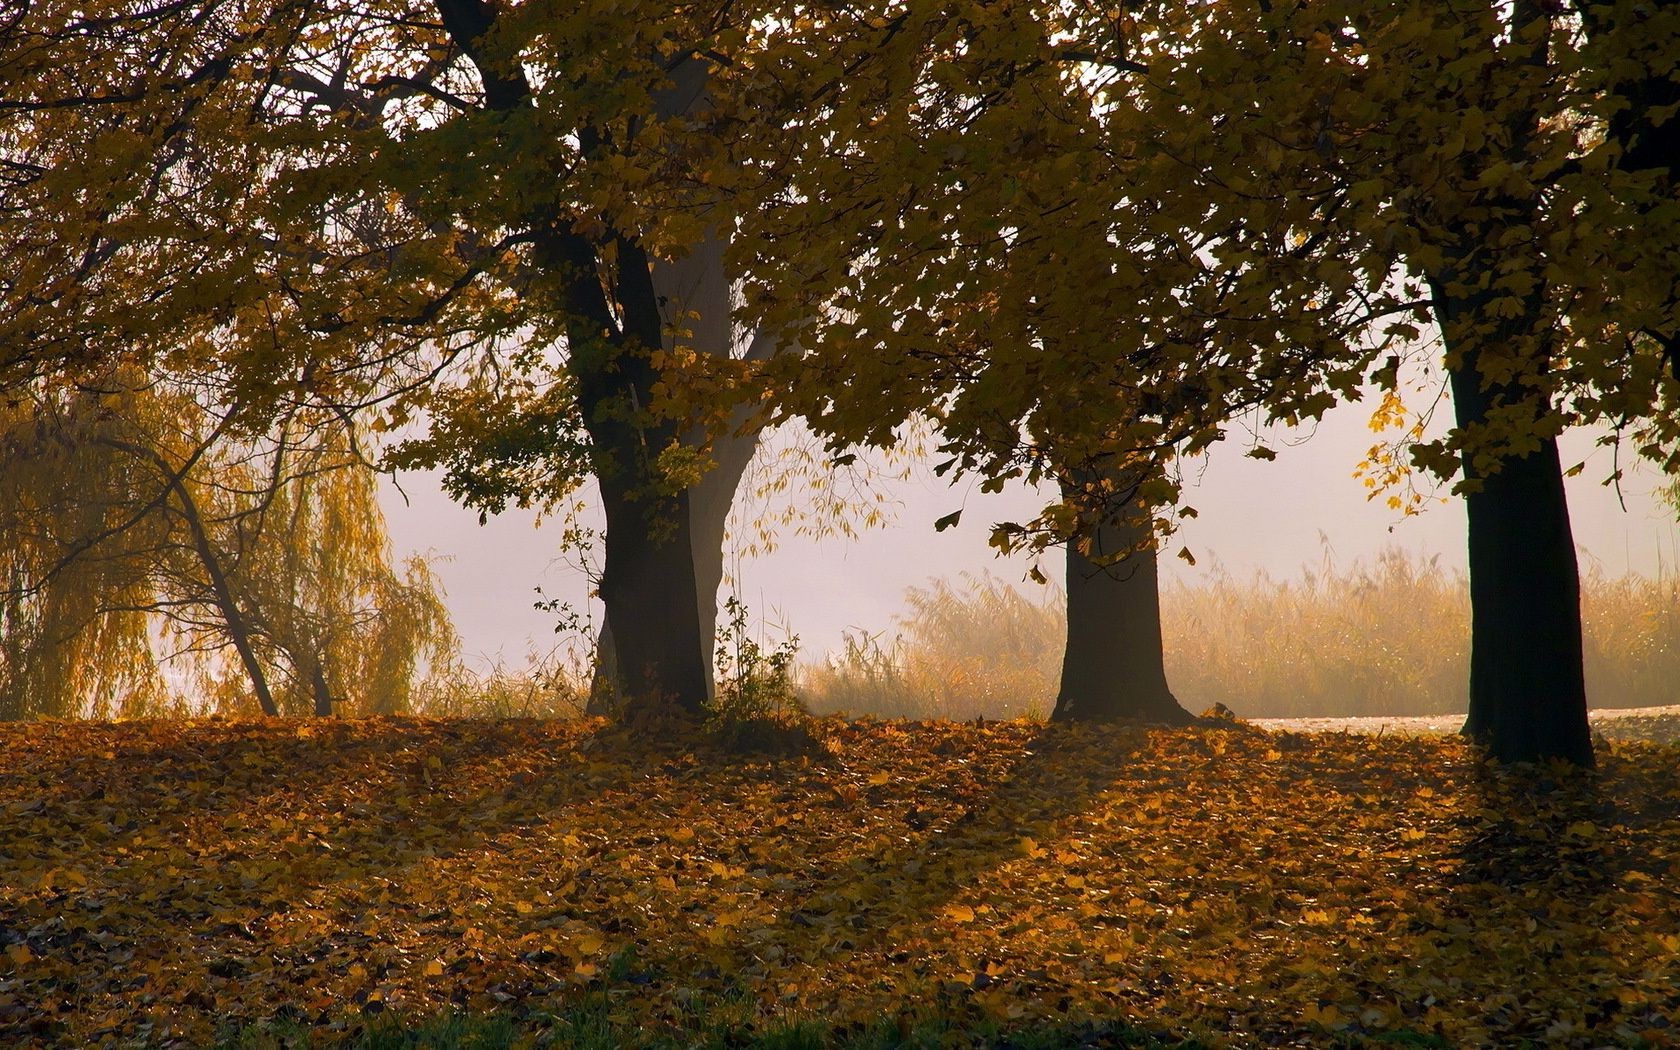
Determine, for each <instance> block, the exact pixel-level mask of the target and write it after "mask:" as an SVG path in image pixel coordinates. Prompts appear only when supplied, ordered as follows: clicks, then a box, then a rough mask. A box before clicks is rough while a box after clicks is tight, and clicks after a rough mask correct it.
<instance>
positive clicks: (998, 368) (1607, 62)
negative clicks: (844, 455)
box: [740, 0, 1680, 542]
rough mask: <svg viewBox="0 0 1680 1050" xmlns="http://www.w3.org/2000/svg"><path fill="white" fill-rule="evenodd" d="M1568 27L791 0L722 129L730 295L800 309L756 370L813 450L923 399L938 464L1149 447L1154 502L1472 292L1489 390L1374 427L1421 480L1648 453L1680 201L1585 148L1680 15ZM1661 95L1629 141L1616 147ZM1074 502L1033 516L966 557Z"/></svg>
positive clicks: (1602, 148) (870, 429) (1646, 165)
mask: <svg viewBox="0 0 1680 1050" xmlns="http://www.w3.org/2000/svg"><path fill="white" fill-rule="evenodd" d="M1579 10H1581V11H1586V12H1588V13H1589V14H1590V18H1588V17H1586V16H1581V17H1572V16H1570V15H1568V14H1564V13H1562V12H1559V11H1556V10H1554V9H1553V8H1551V7H1544V8H1543V7H1542V6H1541V5H1533V4H1525V3H1518V4H1496V3H1474V4H1452V3H1424V4H1421V5H1420V4H1416V3H1379V4H1372V3H1369V2H1366V0H1348V2H1345V3H1344V2H1325V3H1312V4H1291V5H1273V4H1258V5H1251V4H1239V3H1207V4H1191V5H1184V4H1176V3H1146V4H1132V5H1127V6H1126V7H1125V8H1124V10H1123V11H1110V10H1108V9H1102V8H1090V7H1086V6H1081V5H1073V6H1068V5H1062V4H1051V3H1046V4H1017V5H1003V6H999V5H967V6H962V5H959V6H957V7H954V8H953V7H951V6H945V7H937V6H926V5H900V4H891V3H882V4H876V5H865V6H863V7H858V6H850V7H847V8H845V9H843V10H841V11H838V12H834V13H831V14H825V15H817V14H809V15H806V16H804V17H796V16H791V15H790V17H789V18H788V20H787V24H786V37H787V40H786V41H784V43H786V44H787V47H786V49H785V50H783V51H773V52H772V53H771V54H770V55H769V56H767V58H766V59H765V60H764V62H763V63H762V66H761V67H760V68H758V69H757V70H756V71H755V72H756V74H757V75H758V76H760V77H761V78H762V79H763V81H764V82H765V87H764V90H765V92H766V93H768V94H771V95H772V96H773V97H777V98H781V99H784V100H786V103H787V105H788V106H789V107H790V112H791V113H793V114H796V115H797V119H796V120H795V122H794V126H793V128H792V129H791V130H789V129H778V130H777V131H776V133H774V134H772V135H770V136H768V137H767V138H766V139H765V140H763V141H759V140H756V139H754V138H752V137H751V136H747V137H746V139H745V141H746V142H747V143H748V145H749V146H751V147H756V149H757V151H758V152H756V153H753V154H752V159H753V161H754V162H755V163H757V164H758V165H759V167H758V169H757V170H760V171H762V172H764V173H765V176H764V177H765V183H766V185H767V189H766V191H765V195H766V198H767V199H768V200H770V201H771V203H772V206H771V207H769V208H766V209H764V210H763V211H762V212H760V213H757V214H755V215H753V216H751V217H749V219H748V224H749V226H750V228H751V229H752V230H753V231H754V233H755V234H757V235H758V236H755V237H753V238H748V239H744V240H743V242H742V243H741V245H740V250H741V252H742V254H743V255H745V254H747V253H749V252H750V253H755V263H756V267H757V268H756V269H755V270H754V279H755V281H756V284H755V291H756V292H757V293H758V294H757V296H756V297H755V298H754V299H753V301H754V302H755V303H759V304H761V309H763V310H765V311H766V312H767V313H769V314H770V315H771V316H781V317H784V318H806V319H810V321H811V329H812V330H811V332H810V335H809V338H808V340H807V342H808V345H809V346H810V348H811V351H812V352H811V353H809V354H807V355H806V356H805V357H803V358H801V359H798V360H795V359H791V358H789V359H782V360H779V361H776V362H772V363H771V365H770V366H769V369H768V373H767V374H768V377H769V379H770V380H772V382H771V384H770V385H771V388H772V389H773V390H774V391H775V392H776V396H777V397H778V398H779V399H780V402H781V404H783V405H784V406H785V407H786V408H787V409H788V410H789V411H794V412H799V413H802V414H804V415H805V417H806V418H807V419H808V420H809V421H810V422H811V425H812V426H813V427H814V428H815V429H816V430H817V431H818V432H819V433H821V434H822V435H823V436H824V437H826V438H828V439H831V440H832V441H833V443H834V444H835V445H836V446H837V447H843V446H846V445H848V444H851V443H855V442H862V443H871V444H888V443H890V442H891V441H892V440H893V435H892V427H893V425H894V423H895V422H896V420H898V419H900V418H902V416H903V414H904V413H908V412H913V411H921V412H927V413H928V414H930V415H932V416H934V417H935V418H937V419H938V420H939V421H940V423H941V426H942V428H943V437H944V440H945V442H946V451H947V453H948V454H949V455H950V457H951V466H952V467H954V468H957V469H962V470H969V471H973V472H975V473H977V474H979V475H981V476H982V477H983V478H985V479H986V480H987V482H988V483H991V484H997V483H999V482H1000V480H1001V479H1007V478H1011V477H1017V476H1023V475H1025V476H1027V477H1029V478H1031V477H1037V476H1043V475H1045V474H1048V473H1053V472H1055V471H1056V470H1058V469H1060V468H1063V467H1067V466H1070V465H1071V466H1079V465H1082V464H1087V463H1092V462H1096V463H1097V464H1099V465H1100V464H1101V463H1102V462H1105V461H1108V460H1118V461H1120V462H1124V463H1130V464H1131V467H1130V469H1141V467H1140V463H1141V462H1142V460H1143V459H1144V458H1145V457H1147V459H1148V463H1149V471H1148V473H1149V476H1148V477H1146V478H1145V479H1144V480H1143V481H1142V482H1141V483H1140V484H1139V486H1138V492H1137V495H1138V496H1139V497H1140V498H1141V499H1142V500H1143V502H1145V503H1147V504H1149V505H1155V506H1163V507H1170V506H1172V505H1173V504H1175V503H1177V502H1178V498H1179V495H1180V493H1179V488H1178V485H1177V480H1176V477H1175V475H1174V473H1173V462H1174V460H1175V458H1176V457H1180V456H1183V455H1184V454H1186V453H1193V452H1197V451H1199V450H1201V449H1203V448H1206V447H1207V446H1209V445H1211V444H1213V443H1214V442H1217V441H1219V440H1222V438H1223V436H1224V434H1225V431H1226V428H1227V427H1228V426H1229V424H1230V422H1231V420H1232V418H1233V417H1234V416H1241V415H1244V414H1246V413H1248V412H1250V411H1252V412H1254V413H1255V414H1257V415H1259V416H1261V417H1264V418H1269V419H1272V420H1279V421H1284V422H1291V423H1292V422H1297V421H1304V420H1311V419H1316V418H1318V417H1320V416H1322V414H1323V413H1324V412H1325V411H1326V410H1327V409H1328V408H1329V407H1331V406H1332V405H1334V404H1336V403H1338V402H1339V401H1344V400H1349V399H1356V398H1358V397H1359V396H1360V394H1361V391H1362V389H1363V388H1364V386H1365V385H1366V384H1368V383H1372V382H1374V383H1376V384H1378V385H1379V386H1382V387H1385V388H1387V389H1394V388H1395V386H1396V384H1397V383H1398V382H1399V381H1400V380H1399V378H1398V375H1399V373H1398V369H1397V365H1396V361H1397V358H1401V357H1405V356H1406V355H1408V354H1409V353H1410V346H1411V344H1412V342H1413V341H1414V340H1415V339H1416V337H1417V336H1418V335H1419V334H1420V333H1421V332H1422V331H1423V330H1424V328H1425V327H1426V326H1428V325H1431V324H1433V323H1434V322H1435V321H1436V320H1438V318H1435V317H1433V316H1432V315H1431V313H1430V311H1429V306H1430V303H1431V300H1432V299H1433V298H1434V297H1435V296H1436V295H1437V294H1439V295H1441V296H1445V297H1447V298H1451V299H1453V300H1454V301H1458V302H1465V301H1469V302H1471V303H1472V306H1471V307H1468V308H1467V309H1466V311H1465V312H1464V314H1463V316H1460V317H1458V318H1457V319H1455V320H1454V321H1453V323H1452V324H1451V325H1450V326H1449V327H1451V328H1452V329H1453V330H1452V332H1451V333H1450V335H1451V338H1452V341H1453V344H1454V346H1455V347H1456V348H1457V349H1456V350H1455V354H1456V355H1457V356H1455V357H1454V359H1452V360H1449V361H1448V362H1446V363H1447V364H1448V366H1449V367H1457V366H1458V365H1459V364H1461V363H1462V358H1463V356H1464V355H1465V354H1467V353H1469V352H1470V351H1471V350H1474V351H1475V352H1476V353H1477V354H1479V355H1480V356H1479V357H1478V361H1479V362H1480V363H1479V368H1480V369H1481V371H1482V373H1483V374H1484V375H1486V376H1487V377H1488V378H1489V379H1490V381H1492V382H1495V383H1499V384H1505V385H1504V386H1502V387H1501V388H1500V389H1501V390H1502V391H1503V393H1502V394H1501V400H1502V402H1503V403H1502V404H1501V405H1500V406H1499V408H1498V410H1497V411H1494V412H1493V413H1491V414H1490V415H1489V417H1488V418H1487V419H1486V420H1482V421H1480V422H1478V423H1477V424H1476V425H1474V426H1473V427H1471V428H1470V429H1469V430H1455V431H1453V432H1452V433H1451V434H1450V435H1449V436H1448V437H1447V438H1445V439H1443V440H1440V441H1434V440H1430V441H1424V440H1422V439H1421V436H1419V439H1418V440H1414V441H1409V442H1407V444H1408V445H1410V449H1409V451H1410V454H1411V456H1412V458H1413V461H1414V463H1415V464H1416V465H1417V466H1419V467H1421V468H1424V469H1427V470H1430V471H1433V472H1434V473H1436V474H1437V475H1439V476H1440V477H1443V478H1450V477H1452V476H1453V475H1454V474H1455V472H1456V471H1457V470H1458V468H1459V464H1460V462H1461V456H1462V455H1468V456H1470V457H1471V458H1472V459H1473V460H1474V461H1475V462H1477V463H1478V464H1480V465H1481V466H1483V467H1486V466H1488V465H1490V464H1491V463H1492V462H1494V461H1495V460H1497V459H1498V458H1499V457H1502V456H1505V455H1513V454H1514V455H1520V454H1523V453H1525V452H1527V451H1528V450H1530V449H1532V448H1536V447H1538V443H1539V442H1540V441H1541V440H1542V439H1544V438H1548V437H1551V436H1554V435H1555V434H1556V433H1557V432H1558V431H1559V430H1561V429H1562V428H1564V427H1566V426H1569V425H1573V424H1576V423H1580V422H1592V421H1603V422H1606V423H1608V424H1610V425H1612V426H1614V427H1616V428H1617V429H1618V433H1619V434H1621V435H1622V436H1623V437H1626V436H1628V435H1635V434H1636V435H1637V437H1636V440H1635V441H1634V442H1633V444H1634V445H1635V446H1636V447H1637V449H1638V451H1639V452H1640V454H1642V455H1645V456H1648V457H1650V458H1653V459H1656V460H1658V461H1660V462H1663V463H1664V464H1665V465H1666V466H1670V467H1672V466H1674V465H1675V461H1673V460H1671V459H1670V458H1669V457H1670V453H1671V452H1672V450H1673V448H1674V447H1675V432H1674V429H1673V426H1674V424H1673V421H1674V420H1675V419H1676V418H1680V416H1677V415H1676V413H1675V412H1674V411H1673V410H1672V407H1673V406H1672V402H1673V398H1674V396H1675V392H1676V387H1675V385H1674V382H1673V380H1672V377H1669V376H1665V374H1664V367H1663V362H1664V352H1663V349H1662V346H1661V342H1660V341H1661V337H1662V336H1663V335H1664V333H1672V332H1673V331H1675V330H1676V327H1677V325H1676V320H1675V311H1676V308H1677V304H1680V298H1677V296H1676V294H1675V283H1674V279H1675V267H1674V264H1673V253H1674V245H1675V244H1676V243H1677V239H1680V233H1677V230H1680V209H1676V207H1675V205H1674V200H1673V190H1672V186H1671V181H1670V178H1671V175H1670V173H1669V172H1668V171H1666V170H1664V168H1663V166H1662V164H1661V163H1656V164H1652V163H1650V162H1651V158H1650V157H1649V156H1648V155H1647V156H1646V157H1645V158H1644V159H1643V160H1641V161H1640V162H1639V164H1640V166H1639V167H1636V168H1629V167H1626V166H1624V165H1623V164H1622V161H1623V157H1624V153H1627V154H1628V155H1629V156H1630V157H1631V149H1630V147H1629V143H1628V142H1627V141H1625V140H1624V138H1623V137H1621V136H1619V135H1618V134H1614V133H1612V132H1613V131H1616V130H1618V129H1621V128H1623V127H1624V125H1625V123H1626V122H1624V121H1623V117H1624V116H1626V115H1627V112H1628V110H1629V107H1630V106H1635V107H1636V106H1637V105H1638V103H1637V102H1634V101H1630V99H1632V98H1634V97H1637V95H1638V93H1639V91H1641V90H1643V89H1642V88H1641V87H1640V85H1643V84H1646V83H1648V82H1652V81H1661V80H1663V79H1665V78H1667V77H1668V76H1669V73H1670V71H1671V70H1672V66H1673V56H1674V54H1675V53H1676V51H1677V46H1676V43H1675V41H1676V40H1677V39H1680V11H1676V10H1675V9H1674V8H1673V7H1672V6H1669V5H1656V6H1654V7H1653V6H1651V5H1644V4H1637V3H1609V4H1584V5H1579ZM1589 27H1590V31H1588V29H1589ZM793 41H797V42H801V43H803V45H804V46H803V47H800V46H797V45H796V44H794V43H792V42H793ZM819 41H820V43H819ZM1671 109H1672V107H1659V108H1656V109H1653V110H1651V111H1650V113H1649V115H1648V118H1647V117H1646V116H1645V115H1644V114H1639V113H1637V112H1636V113H1635V114H1634V117H1635V119H1634V120H1633V121H1632V124H1631V125H1626V126H1638V127H1639V128H1641V129H1642V130H1641V131H1640V134H1641V135H1643V136H1644V137H1645V138H1647V139H1648V138H1650V137H1651V136H1652V135H1653V134H1654V131H1653V127H1654V126H1657V125H1660V124H1661V123H1662V122H1663V121H1664V120H1666V119H1668V118H1669V117H1671V116H1672V113H1671ZM1648 152H1649V151H1647V153H1648ZM1506 394H1509V396H1508V397H1507V396H1506ZM1472 431H1473V432H1472ZM1250 451H1251V454H1253V455H1257V456H1260V457H1262V458H1271V456H1272V454H1273V450H1271V449H1269V448H1266V447H1255V448H1253V449H1251V450H1250ZM1116 495H1117V494H1116V493H1114V492H1108V493H1104V492H1098V491H1092V492H1087V493H1085V494H1084V498H1082V499H1080V500H1072V501H1069V502H1073V503H1084V504H1088V503H1090V502H1092V501H1094V500H1095V501H1099V502H1100V501H1101V500H1103V499H1106V500H1109V501H1112V500H1113V499H1114V498H1115V497H1116ZM1118 495H1119V496H1121V497H1124V496H1126V495H1127V493H1125V492H1123V491H1122V492H1119V493H1118ZM1089 512H1090V508H1089V507H1084V508H1081V507H1078V506H1070V505H1068V503H1066V502H1064V504H1061V505H1051V506H1048V507H1046V508H1045V509H1044V511H1043V513H1042V514H1041V515H1040V516H1039V517H1038V518H1037V519H1035V520H1033V521H1029V522H1026V523H1023V524H1024V526H1025V533H1023V532H1021V531H1019V530H1009V529H1006V530H1004V531H1003V533H1002V534H1001V535H1000V539H1002V540H1009V541H1011V542H1014V541H1018V540H1021V539H1031V540H1034V541H1038V542H1046V541H1054V540H1055V539H1056V538H1058V537H1065V536H1067V535H1068V534H1069V533H1070V532H1072V531H1074V529H1075V528H1076V527H1077V525H1078V521H1079V519H1080V518H1081V516H1084V517H1089ZM1171 519H1172V516H1171V515H1170V514H1164V515H1162V517H1161V520H1160V521H1159V522H1158V526H1159V527H1160V528H1162V529H1167V528H1170V525H1171Z"/></svg>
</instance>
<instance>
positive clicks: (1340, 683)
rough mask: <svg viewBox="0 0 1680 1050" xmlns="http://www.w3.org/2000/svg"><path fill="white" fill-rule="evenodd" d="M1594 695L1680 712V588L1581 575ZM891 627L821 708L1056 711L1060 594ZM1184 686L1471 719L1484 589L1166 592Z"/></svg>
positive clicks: (1195, 701) (1389, 557)
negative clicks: (1475, 640)
mask: <svg viewBox="0 0 1680 1050" xmlns="http://www.w3.org/2000/svg"><path fill="white" fill-rule="evenodd" d="M1581 582H1582V617H1583V622H1584V640H1585V646H1586V671H1587V691H1588V697H1589V699H1590V701H1591V702H1592V704H1593V706H1595V707H1647V706H1657V705H1662V704H1671V703H1675V702H1680V581H1676V580H1673V579H1665V580H1652V579H1648V578H1646V577H1643V576H1625V577H1620V578H1610V577H1607V576H1605V575H1604V574H1603V573H1602V572H1601V571H1597V570H1589V571H1588V572H1587V573H1586V574H1584V576H1583V578H1582V581H1581ZM908 600H909V604H910V607H911V610H912V612H911V614H910V615H909V616H907V617H906V618H904V619H903V620H901V621H900V622H899V624H898V625H897V629H896V630H895V631H894V632H893V633H892V634H891V635H890V636H889V635H888V634H887V632H881V633H878V634H868V633H864V632H857V633H854V634H851V635H849V636H848V637H847V639H846V643H845V648H844V649H843V651H841V652H840V653H837V654H832V655H831V656H829V657H828V659H827V660H825V661H824V662H823V663H821V664H817V665H815V666H809V667H807V668H805V670H804V674H803V676H802V679H801V690H800V691H801V695H802V697H803V699H804V701H805V703H806V705H807V706H808V707H810V708H811V710H813V711H846V712H849V713H852V714H865V713H868V714H875V715H882V716H890V717H912V718H974V717H976V716H984V717H987V718H1012V717H1018V716H1022V715H1043V714H1045V713H1047V712H1048V711H1049V710H1050V708H1051V706H1052V703H1053V700H1054V697H1055V694H1056V683H1057V677H1058V675H1059V673H1060V664H1061V653H1062V639H1063V630H1064V627H1063V612H1062V607H1061V596H1060V595H1059V594H1056V593H1054V592H1050V593H1046V594H1045V595H1044V596H1043V597H1041V598H1035V597H1033V596H1031V595H1029V594H1024V593H1022V592H1021V591H1019V590H1017V589H1016V588H1015V587H1013V586H1011V585H1009V584H1006V583H1003V582H1002V581H999V580H997V579H996V578H994V577H992V576H990V575H980V576H971V575H967V574H965V575H964V576H963V577H962V580H961V582H960V583H959V584H957V585H953V584H951V583H949V582H947V581H944V580H936V581H933V582H932V583H930V584H929V585H928V586H926V587H918V588H913V589H912V590H911V591H910V592H909V594H908ZM1161 604H1162V619H1163V630H1164V634H1165V639H1166V662H1167V676H1168V680H1169V681H1170V682H1171V683H1172V686H1173V689H1174V691H1175V692H1176V693H1177V695H1178V697H1179V700H1180V701H1181V702H1182V703H1183V704H1184V706H1185V707H1187V708H1189V709H1190V710H1192V711H1200V710H1203V709H1205V708H1207V707H1210V706H1212V705H1213V704H1214V703H1216V702H1218V703H1224V704H1226V705H1228V706H1229V707H1231V708H1232V709H1233V710H1235V711H1236V712H1237V713H1238V714H1240V715H1243V716H1245V717H1252V718H1260V717H1274V718H1290V717H1311V716H1339V715H1349V716H1355V715H1356V716H1401V715H1432V714H1448V713H1453V712H1458V711H1463V710H1464V707H1465V687H1466V682H1467V681H1468V678H1469V588H1468V585H1467V582H1466V580H1465V578H1464V576H1463V575H1462V574H1461V573H1458V572H1450V571H1447V570H1446V569H1443V568H1442V567H1441V566H1440V565H1439V563H1438V561H1437V559H1433V558H1430V559H1424V558H1420V557H1417V556H1414V555H1409V554H1407V553H1405V552H1402V551H1398V550H1390V551H1386V552H1384V553H1383V554H1381V555H1380V556H1379V557H1378V558H1377V559H1376V560H1375V562H1374V563H1371V564H1365V563H1355V564H1354V565H1353V566H1351V567H1349V568H1346V569H1340V568H1337V567H1336V566H1334V564H1332V563H1330V562H1329V561H1328V560H1327V561H1326V564H1325V565H1323V566H1322V567H1321V568H1319V569H1318V570H1316V571H1305V572H1303V573H1302V574H1301V576H1300V577H1299V578H1296V579H1291V580H1282V581H1279V580H1275V579H1273V578H1272V577H1271V576H1270V575H1269V574H1267V573H1265V572H1257V573H1255V574H1254V575H1252V576H1249V577H1245V578H1239V577H1236V576H1233V575H1231V574H1230V573H1227V572H1224V571H1220V570H1215V572H1214V573H1213V576H1212V579H1211V580H1210V581H1209V582H1207V583H1202V584H1197V585H1189V584H1183V583H1174V584H1168V585H1167V586H1165V587H1164V588H1163V590H1162V601H1161Z"/></svg>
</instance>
